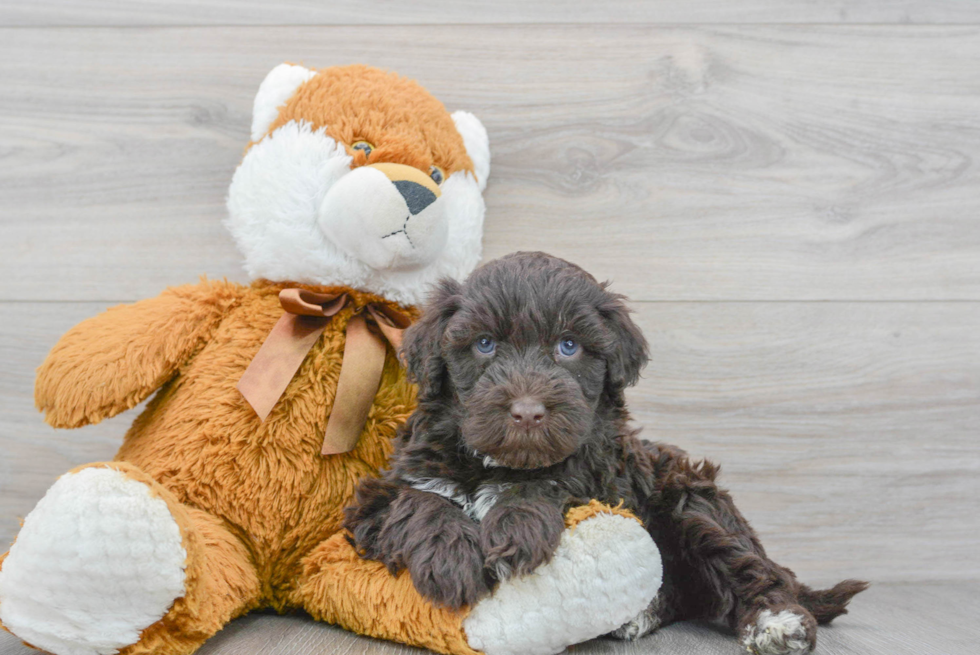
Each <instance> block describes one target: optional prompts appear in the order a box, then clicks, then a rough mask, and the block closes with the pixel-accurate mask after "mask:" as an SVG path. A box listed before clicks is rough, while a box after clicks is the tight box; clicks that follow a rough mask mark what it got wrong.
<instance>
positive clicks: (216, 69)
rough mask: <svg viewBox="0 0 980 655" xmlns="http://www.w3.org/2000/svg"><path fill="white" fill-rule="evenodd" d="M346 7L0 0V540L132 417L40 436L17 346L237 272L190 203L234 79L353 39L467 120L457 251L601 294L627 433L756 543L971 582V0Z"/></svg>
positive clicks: (974, 363)
mask: <svg viewBox="0 0 980 655" xmlns="http://www.w3.org/2000/svg"><path fill="white" fill-rule="evenodd" d="M382 5H383V7H384V10H383V11H380V10H379V9H378V7H381V6H382ZM352 6H353V3H350V4H348V3H320V2H317V3H313V2H299V1H296V2H291V3H287V4H285V5H277V6H276V8H275V9H273V8H272V7H273V5H270V4H269V3H257V2H243V3H230V2H221V1H217V0H207V1H195V2H193V3H191V2H177V3H163V2H139V3H134V2H128V3H122V2H109V1H106V0H103V1H96V0H88V1H83V2H72V3H66V2H55V1H53V0H46V1H36V2H31V3H20V2H16V3H15V2H3V3H0V61H2V62H3V64H2V65H0V89H2V92H0V362H2V364H3V366H4V367H5V372H6V375H4V376H2V377H0V548H2V547H3V546H4V545H5V544H6V543H8V542H9V541H10V540H12V539H13V537H14V535H15V534H16V530H17V525H18V520H19V518H20V517H23V516H24V515H25V514H26V513H27V512H28V511H30V508H31V507H32V506H33V504H34V503H35V502H36V501H37V500H38V499H39V498H40V496H41V495H42V494H43V493H44V490H45V489H46V487H47V486H48V485H50V483H51V482H52V481H53V480H54V479H55V478H56V477H57V476H58V475H59V474H61V473H62V472H64V471H65V470H67V469H68V468H70V467H72V466H75V465H77V464H81V463H84V462H88V461H97V460H101V459H107V458H110V457H111V456H112V454H113V452H114V450H115V449H116V448H117V447H118V443H119V440H120V438H121V435H122V433H123V432H124V430H125V428H126V427H127V425H128V423H129V422H130V421H131V420H132V418H133V415H134V414H133V412H130V413H128V414H127V415H126V416H122V417H119V418H117V419H114V420H112V421H109V422H107V423H105V424H103V425H98V426H92V427H89V428H85V429H83V430H78V431H74V432H61V431H54V430H51V429H49V428H47V427H46V426H45V425H44V424H43V423H42V421H41V418H40V416H39V415H37V414H36V413H35V411H34V409H33V402H32V385H33V370H34V368H35V367H36V366H37V365H38V364H39V363H40V361H41V360H42V359H43V357H44V355H45V353H46V352H47V350H48V349H49V348H50V347H51V346H52V345H53V344H54V342H55V341H56V340H57V338H58V336H59V335H60V334H61V333H63V332H64V331H65V330H66V329H68V328H69V327H70V326H71V325H73V324H75V323H77V322H78V321H79V320H82V319H83V318H85V317H88V316H91V315H94V314H95V313H98V312H100V311H102V310H103V309H105V308H106V307H107V306H109V305H111V304H114V303H117V302H127V301H133V300H136V299H139V298H142V297H146V296H150V295H155V294H157V293H159V292H160V291H161V290H162V289H163V288H164V287H165V286H167V285H172V284H180V283H186V282H192V281H194V280H196V279H197V277H198V275H200V274H202V273H206V274H208V275H209V276H212V277H222V276H226V277H228V278H230V279H235V280H244V279H245V278H244V275H243V273H242V272H241V269H240V258H239V256H238V254H237V253H236V251H235V249H234V246H233V244H232V242H231V239H230V238H229V236H228V235H227V234H226V233H225V231H224V229H223V227H222V226H221V219H222V217H223V215H224V208H223V203H224V194H225V190H226V188H227V184H228V182H229V181H230V179H231V174H232V172H233V171H234V168H235V166H236V165H237V163H238V161H239V158H240V156H241V152H242V148H243V146H244V144H245V143H246V141H247V138H248V137H247V134H248V126H249V122H250V118H249V112H250V107H251V99H252V96H253V94H254V92H255V90H256V88H257V85H258V83H259V82H260V81H261V79H262V77H263V75H264V74H265V73H266V72H267V71H268V70H269V69H270V68H272V67H273V66H274V65H276V64H278V63H280V62H281V61H286V60H289V61H301V62H303V63H306V64H308V65H311V66H328V65H334V64H345V63H352V62H365V63H370V64H374V65H377V66H382V67H386V68H391V69H393V70H397V71H399V72H401V73H403V74H405V75H409V76H411V77H414V78H416V79H418V80H419V81H420V82H422V83H423V84H425V85H426V86H427V87H428V88H429V89H430V90H431V91H433V93H435V94H436V95H437V96H438V97H440V98H441V99H442V100H443V101H444V102H445V103H446V104H447V106H448V107H450V108H451V109H457V108H465V109H469V110H471V111H473V112H474V113H476V114H477V115H478V116H480V117H481V119H483V121H484V123H485V124H486V126H487V128H488V130H489V133H490V137H491V147H492V151H493V157H494V164H493V165H494V168H493V172H492V177H491V181H490V186H489V187H488V189H487V195H486V197H487V203H488V213H487V230H486V239H485V244H486V248H485V250H486V255H487V257H488V258H490V257H495V256H498V255H501V254H504V253H507V252H510V251H512V250H516V249H543V250H548V251H551V252H553V253H555V254H558V255H561V256H564V257H567V258H569V259H572V260H573V261H576V262H578V263H581V264H583V265H584V266H586V267H587V268H589V269H590V270H592V271H593V272H594V273H595V274H596V275H597V276H599V277H601V278H609V279H612V280H613V281H614V285H615V288H616V289H618V290H619V291H621V292H623V293H626V294H628V295H629V296H631V297H632V298H633V300H634V307H635V308H636V311H637V316H638V320H639V322H640V324H641V325H642V327H643V328H644V331H645V333H646V335H647V337H648V339H649V340H650V342H651V346H652V351H653V361H652V363H651V365H650V366H649V368H648V369H647V371H646V375H645V377H644V379H643V381H642V382H641V384H640V385H639V386H638V387H637V389H636V390H635V391H634V393H632V394H631V401H632V406H633V409H634V412H635V414H636V417H637V419H638V422H639V423H640V424H642V425H643V426H644V434H645V435H646V436H647V437H648V438H653V439H662V440H666V441H670V442H673V443H677V444H679V445H681V446H683V447H685V448H687V449H688V450H690V451H691V452H692V453H693V454H695V455H698V456H707V457H710V458H712V459H715V460H717V461H720V462H721V463H722V465H723V471H724V472H723V480H724V482H725V484H726V485H727V486H728V487H730V488H731V489H732V491H733V493H734V495H735V498H736V500H737V502H738V503H739V504H740V506H741V508H742V509H743V511H744V513H745V514H746V515H747V516H748V517H749V519H750V520H751V521H753V523H754V524H755V525H756V527H757V528H758V529H759V531H760V532H761V534H762V536H763V540H764V542H765V543H766V544H767V545H768V547H769V550H770V551H771V553H772V554H773V555H774V556H775V557H776V558H777V559H779V560H780V561H782V562H783V563H785V564H787V565H789V566H790V567H792V568H794V569H796V570H797V571H798V572H799V573H801V574H802V575H805V576H806V577H808V578H810V579H812V581H813V582H815V583H820V582H830V581H833V579H835V578H839V577H841V576H862V577H866V578H870V579H872V580H875V581H916V580H949V579H958V578H980V555H978V551H980V511H978V510H980V434H978V433H980V184H978V183H980V27H978V26H977V25H976V24H974V23H980V3H976V2H970V1H967V0H963V1H957V0H945V1H942V2H926V1H920V2H916V1H912V0H904V1H898V0H895V1H881V2H869V1H858V0H851V1H844V0H841V1H837V2H826V3H813V2H806V1H804V0H753V1H751V2H745V3H731V2H719V1H717V0H715V1H711V0H702V1H699V2H693V1H692V2H674V3H642V2H625V0H624V1H623V2H607V3H599V4H597V3H593V2H578V1H576V2H570V1H565V2H560V3H559V2H542V3H527V2H498V3H475V2H460V3H453V4H450V5H443V4H441V3H436V2H422V3H394V4H391V3H373V4H371V3H368V4H361V5H359V6H360V7H361V8H359V9H357V10H354V9H351V7H352ZM574 23H581V24H574ZM616 23H621V24H616ZM857 23H864V24H861V25H858V24H857Z"/></svg>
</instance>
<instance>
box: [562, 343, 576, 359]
mask: <svg viewBox="0 0 980 655" xmlns="http://www.w3.org/2000/svg"><path fill="white" fill-rule="evenodd" d="M558 351H559V352H560V353H561V354H562V355H564V356H565V357H571V356H572V355H574V354H575V353H577V352H578V343H577V342H576V341H575V339H562V340H561V342H560V343H559V344H558Z"/></svg>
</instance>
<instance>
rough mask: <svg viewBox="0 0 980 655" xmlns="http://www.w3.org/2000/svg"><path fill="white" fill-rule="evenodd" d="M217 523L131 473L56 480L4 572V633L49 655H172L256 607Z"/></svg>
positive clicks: (84, 473) (110, 468)
mask: <svg viewBox="0 0 980 655" xmlns="http://www.w3.org/2000/svg"><path fill="white" fill-rule="evenodd" d="M258 594H259V585H258V582H257V580H256V576H255V573H254V570H253V569H252V568H251V564H250V563H249V559H248V553H247V552H246V551H245V549H244V547H243V546H242V545H241V543H239V542H238V541H237V539H235V538H234V537H233V536H232V535H231V534H230V533H229V532H228V530H227V529H225V528H224V527H223V526H222V524H221V522H220V521H219V520H218V519H216V518H215V517H213V516H210V515H208V514H206V513H205V512H202V511H200V510H196V509H192V508H189V507H185V506H183V505H181V504H180V503H179V502H178V501H177V500H176V498H175V497H174V496H173V494H171V493H170V492H169V491H167V490H166V489H164V488H163V487H162V486H160V485H159V484H157V483H156V482H155V481H153V480H152V479H151V478H150V477H149V476H147V475H146V474H145V473H143V472H142V471H140V470H139V468H137V467H135V466H133V465H131V464H126V463H122V462H114V463H111V464H94V465H89V466H87V467H83V468H81V469H76V470H75V471H72V472H70V473H67V474H65V475H63V476H62V477H61V478H59V479H58V481H57V482H55V484H54V485H53V486H52V487H51V488H50V489H49V490H48V492H47V493H46V494H45V496H44V498H42V499H41V501H40V502H39V503H38V504H37V507H35V508H34V510H33V511H32V512H31V513H30V514H29V515H28V516H27V518H26V519H25V521H24V527H23V529H22V530H21V532H20V534H19V535H18V537H17V541H16V542H15V543H14V545H13V546H11V548H10V552H9V553H8V554H7V556H6V558H4V559H2V560H0V625H2V626H3V627H5V628H6V629H8V630H9V631H11V632H12V633H14V634H15V635H17V636H18V637H20V638H21V639H23V640H24V641H26V642H28V643H30V644H31V645H33V646H35V647H37V648H43V649H44V650H48V651H50V652H52V653H56V654H57V655H109V654H110V653H117V652H119V651H120V650H122V651H123V653H125V654H126V655H137V654H142V653H154V654H155V655H180V654H182V653H190V652H193V651H194V650H196V649H197V647H198V646H199V645H200V644H201V643H203V641H204V640H205V639H207V637H208V636H210V635H211V634H214V632H216V631H217V630H219V629H220V628H221V626H223V625H224V624H225V623H226V622H227V621H228V620H230V618H232V617H233V616H234V615H237V614H240V613H242V612H244V611H246V610H247V609H249V608H250V607H251V606H252V605H254V603H255V602H256V598H257V597H258Z"/></svg>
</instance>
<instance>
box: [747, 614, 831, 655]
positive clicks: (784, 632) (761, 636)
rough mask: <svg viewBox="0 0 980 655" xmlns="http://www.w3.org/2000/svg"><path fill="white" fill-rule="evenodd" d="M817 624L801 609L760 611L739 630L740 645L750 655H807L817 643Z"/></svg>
mask: <svg viewBox="0 0 980 655" xmlns="http://www.w3.org/2000/svg"><path fill="white" fill-rule="evenodd" d="M816 630H817V622H816V620H815V619H814V618H813V616H811V615H810V613H809V612H807V611H806V610H805V609H803V608H802V607H799V606H792V607H787V608H785V609H782V610H780V611H776V612H774V611H772V610H769V609H765V610H762V611H761V612H759V614H758V615H757V616H756V617H755V620H754V621H750V622H749V623H748V625H746V626H745V627H744V628H743V629H742V636H741V642H742V645H743V646H745V649H746V650H747V651H748V652H750V653H752V654H753V655H807V654H808V653H810V652H811V651H812V650H813V648H814V646H816V641H817V632H816Z"/></svg>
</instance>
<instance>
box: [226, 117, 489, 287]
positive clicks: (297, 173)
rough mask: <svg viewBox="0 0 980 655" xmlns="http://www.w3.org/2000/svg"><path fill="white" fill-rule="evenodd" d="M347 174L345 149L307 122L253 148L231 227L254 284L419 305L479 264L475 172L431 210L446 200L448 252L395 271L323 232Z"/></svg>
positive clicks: (235, 188)
mask: <svg viewBox="0 0 980 655" xmlns="http://www.w3.org/2000/svg"><path fill="white" fill-rule="evenodd" d="M347 174H350V157H349V156H348V155H347V153H346V151H345V150H344V148H343V147H342V146H341V145H339V144H337V143H336V142H335V141H334V140H333V139H331V138H330V137H328V136H327V135H326V133H325V131H324V130H322V129H320V130H316V131H314V130H312V129H311V127H310V125H309V124H306V123H295V122H290V123H288V124H286V125H283V126H282V127H280V128H278V129H277V130H275V131H274V132H273V133H272V134H270V135H268V136H266V137H265V138H264V139H262V140H261V141H259V142H258V143H257V144H255V145H254V146H253V147H252V148H251V149H250V150H249V151H248V153H247V154H246V155H245V158H244V160H243V161H242V163H241V165H240V166H239V167H238V170H236V171H235V176H234V178H233V179H232V183H231V187H230V189H229V192H228V219H227V221H226V226H227V227H228V229H229V231H230V232H231V234H232V236H233V237H234V238H235V241H236V242H237V243H238V247H239V249H240V250H241V251H242V253H243V254H244V256H245V268H246V270H247V272H248V274H249V275H250V276H251V277H252V278H253V279H255V278H268V279H271V280H292V281H295V282H307V283H311V284H337V285H346V286H350V287H353V288H355V289H363V290H366V291H371V292H373V293H378V294H380V295H383V296H385V297H386V298H389V299H391V300H394V301H396V302H400V303H404V304H412V305H414V304H419V303H421V302H422V301H423V300H424V298H425V296H426V294H427V293H428V291H429V288H430V285H431V284H432V283H434V282H435V281H436V280H438V279H440V278H442V277H446V276H448V277H453V278H457V279H462V278H464V277H466V276H467V275H468V274H469V273H470V272H471V271H472V270H473V269H474V268H475V267H476V265H477V263H478V262H479V260H480V253H481V241H482V237H483V214H484V210H485V207H484V203H483V196H482V194H481V193H480V186H479V184H478V183H477V181H476V180H475V179H474V178H473V176H472V175H470V174H469V173H467V172H459V173H454V174H453V175H451V176H450V177H449V178H448V179H447V180H446V181H445V182H443V183H442V185H441V191H442V195H441V197H440V198H439V200H437V201H436V203H433V205H432V207H434V206H435V205H436V204H440V203H441V211H442V212H443V213H444V214H445V216H446V219H447V221H446V226H445V229H446V234H445V246H444V247H443V248H442V250H441V251H439V252H438V253H437V254H435V255H434V256H433V257H432V260H431V262H429V263H428V264H427V265H422V266H419V267H415V268H412V267H409V268H404V267H401V266H397V270H396V268H374V267H372V266H370V265H369V264H368V263H366V262H364V261H361V260H359V259H357V258H356V257H353V256H351V255H350V254H348V252H346V251H345V249H344V248H342V247H340V246H339V245H338V244H337V243H335V242H333V241H332V240H331V239H330V238H328V236H327V235H326V234H324V232H323V230H322V229H320V227H318V221H319V220H320V216H319V212H320V208H321V206H323V203H324V199H325V198H326V196H327V194H328V192H329V191H330V189H331V187H333V185H334V184H336V183H337V182H338V181H339V180H340V179H341V178H343V177H344V176H345V175H347ZM430 208H431V207H430ZM426 211H429V210H426ZM420 216H421V215H420ZM415 218H419V217H418V216H417V217H413V219H412V220H415ZM421 224H422V221H420V225H421ZM365 238H369V236H368V235H367V234H366V235H365ZM436 239H437V240H439V238H438V235H436ZM393 265H394V264H393Z"/></svg>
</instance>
